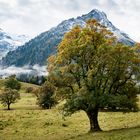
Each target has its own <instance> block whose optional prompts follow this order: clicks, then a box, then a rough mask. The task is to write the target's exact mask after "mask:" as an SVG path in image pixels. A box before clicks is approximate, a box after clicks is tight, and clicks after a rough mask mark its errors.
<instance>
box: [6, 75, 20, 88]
mask: <svg viewBox="0 0 140 140" xmlns="http://www.w3.org/2000/svg"><path fill="white" fill-rule="evenodd" d="M5 88H11V89H16V90H20V88H21V84H20V82H19V81H18V80H17V79H16V77H15V76H10V77H9V78H8V79H7V80H6V81H5Z"/></svg>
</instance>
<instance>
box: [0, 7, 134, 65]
mask: <svg viewBox="0 0 140 140" xmlns="http://www.w3.org/2000/svg"><path fill="white" fill-rule="evenodd" d="M88 19H96V20H98V21H99V22H100V23H101V24H102V25H104V26H106V27H107V28H108V29H109V30H110V31H111V32H113V33H114V35H115V36H116V37H117V38H118V41H119V42H122V43H124V44H127V45H129V46H133V45H134V44H135V42H134V41H133V40H132V39H131V38H129V36H128V35H127V34H126V33H124V32H122V31H120V30H119V29H118V28H116V27H115V26H114V25H113V24H112V23H111V22H110V21H109V20H108V19H107V16H106V14H105V13H104V12H101V11H99V10H97V9H94V10H92V11H91V12H89V13H88V14H85V15H82V16H79V17H77V18H71V19H68V20H65V21H63V22H61V23H60V24H59V25H58V26H56V27H54V28H52V29H50V30H49V31H46V32H44V33H41V34H40V35H39V36H37V37H35V38H34V39H32V40H30V41H29V42H27V43H26V44H25V45H23V46H22V47H19V48H18V49H16V50H14V51H10V52H9V53H8V54H7V56H6V57H4V58H3V59H2V61H1V64H2V65H4V66H11V65H15V66H18V67H20V66H24V65H35V64H38V65H46V60H47V58H48V57H49V56H50V55H52V54H54V53H56V51H57V45H58V44H59V43H60V41H61V40H62V38H63V36H64V34H65V33H66V32H68V31H69V30H70V29H71V28H72V27H73V26H75V25H81V26H84V25H85V23H86V21H87V20H88Z"/></svg>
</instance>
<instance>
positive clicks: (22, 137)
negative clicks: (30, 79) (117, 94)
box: [0, 83, 140, 140]
mask: <svg viewBox="0 0 140 140" xmlns="http://www.w3.org/2000/svg"><path fill="white" fill-rule="evenodd" d="M0 85H1V84H0ZM27 86H33V87H36V86H34V85H29V84H26V83H22V89H21V99H20V100H19V102H17V103H16V104H13V105H11V108H12V110H11V111H7V110H5V108H4V107H3V106H1V105H0V140H68V139H70V140H85V139H86V140H140V112H136V113H121V112H100V113H99V122H100V125H101V128H102V129H103V130H104V132H98V133H94V134H89V133H88V130H89V122H88V118H87V116H86V114H85V113H84V112H82V111H81V112H78V113H76V114H74V115H72V116H71V117H68V118H65V119H64V118H63V117H62V115H61V113H60V110H59V109H58V108H57V107H56V108H53V109H51V110H41V109H40V108H39V107H38V106H37V105H36V97H35V96H34V95H33V94H31V93H25V91H26V88H27ZM139 99H140V98H139ZM139 106H140V102H139Z"/></svg>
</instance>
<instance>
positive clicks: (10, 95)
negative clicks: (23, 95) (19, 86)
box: [0, 88, 20, 110]
mask: <svg viewBox="0 0 140 140" xmlns="http://www.w3.org/2000/svg"><path fill="white" fill-rule="evenodd" d="M18 99H20V94H19V93H18V91H17V90H15V89H11V88H6V89H4V91H3V92H2V93H1V94H0V102H1V104H3V105H4V106H7V109H8V110H10V105H11V104H13V103H15V102H17V100H18Z"/></svg>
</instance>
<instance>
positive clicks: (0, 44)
mask: <svg viewBox="0 0 140 140" xmlns="http://www.w3.org/2000/svg"><path fill="white" fill-rule="evenodd" d="M27 41H29V37H27V36H25V35H16V34H10V33H6V32H5V31H4V30H3V29H1V28H0V59H1V58H2V57H4V56H5V55H6V54H7V53H8V52H9V51H11V50H15V49H16V48H17V47H18V46H21V45H23V44H24V43H25V42H27Z"/></svg>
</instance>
